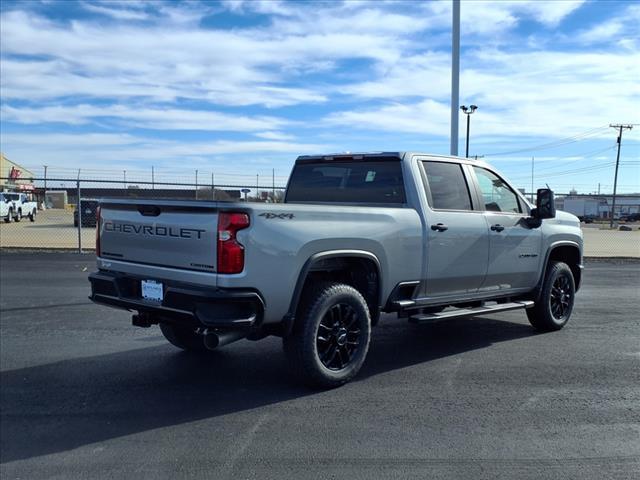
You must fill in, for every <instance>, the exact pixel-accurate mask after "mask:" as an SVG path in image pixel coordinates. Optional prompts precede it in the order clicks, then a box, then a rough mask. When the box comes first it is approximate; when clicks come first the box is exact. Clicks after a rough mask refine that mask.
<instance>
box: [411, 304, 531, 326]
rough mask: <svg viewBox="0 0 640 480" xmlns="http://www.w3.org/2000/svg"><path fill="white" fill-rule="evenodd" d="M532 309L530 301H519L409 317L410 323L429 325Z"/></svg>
mask: <svg viewBox="0 0 640 480" xmlns="http://www.w3.org/2000/svg"><path fill="white" fill-rule="evenodd" d="M531 307H533V301H532V300H521V301H518V302H509V303H496V304H493V305H483V306H481V307H475V308H454V309H452V310H445V311H444V312H440V313H417V314H415V315H411V316H410V317H409V321H410V322H411V323H429V322H433V321H438V320H448V319H451V318H463V317H474V316H477V315H489V314H492V313H498V312H506V311H509V310H518V309H520V308H531Z"/></svg>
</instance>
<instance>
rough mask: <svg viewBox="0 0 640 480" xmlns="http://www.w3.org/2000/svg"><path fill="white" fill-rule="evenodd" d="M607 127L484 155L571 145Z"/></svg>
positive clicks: (509, 153) (494, 155) (493, 155)
mask: <svg viewBox="0 0 640 480" xmlns="http://www.w3.org/2000/svg"><path fill="white" fill-rule="evenodd" d="M607 128H608V127H607V126H606V125H604V126H601V127H596V128H592V129H590V130H587V131H585V132H582V133H578V134H576V135H572V136H571V137H566V138H561V139H559V140H555V141H553V142H548V143H543V144H540V145H534V146H532V147H527V148H521V149H519V150H511V151H506V152H494V153H485V154H484V155H485V156H487V157H489V156H491V157H496V156H500V155H512V154H514V153H523V152H532V151H538V150H546V149H550V148H556V147H562V146H564V145H569V144H571V143H576V142H579V141H581V140H584V139H586V138H589V137H593V136H596V135H599V134H600V133H602V132H604V131H605V130H607Z"/></svg>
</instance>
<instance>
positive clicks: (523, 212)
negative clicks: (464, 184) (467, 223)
mask: <svg viewBox="0 0 640 480" xmlns="http://www.w3.org/2000/svg"><path fill="white" fill-rule="evenodd" d="M468 167H469V175H472V176H473V177H472V178H473V183H474V187H475V191H476V196H477V202H478V204H479V205H480V207H481V208H482V211H483V212H489V213H492V214H496V215H511V216H518V217H522V216H523V215H524V216H529V215H530V214H531V209H530V208H529V206H528V205H527V203H526V202H525V201H524V200H523V199H522V198H520V192H519V191H518V189H517V188H513V186H512V185H511V184H510V183H509V182H507V181H506V180H505V179H504V178H503V177H502V175H500V174H499V173H498V172H496V171H495V170H493V169H491V168H488V167H486V166H484V165H468ZM474 167H475V168H481V169H482V170H486V171H488V172H491V173H492V174H494V175H495V176H496V177H498V178H499V179H500V180H501V181H502V183H504V184H505V185H506V186H507V187H509V190H511V192H512V193H513V194H514V195H515V196H516V201H517V202H518V207H519V208H520V212H518V213H516V212H495V211H493V210H487V208H486V206H485V204H484V198H483V197H482V189H481V188H480V181H479V180H478V176H477V175H476V171H475V169H474Z"/></svg>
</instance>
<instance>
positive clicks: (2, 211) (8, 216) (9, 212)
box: [0, 193, 14, 223]
mask: <svg viewBox="0 0 640 480" xmlns="http://www.w3.org/2000/svg"><path fill="white" fill-rule="evenodd" d="M13 211H14V207H13V201H12V200H11V199H10V198H9V197H8V196H7V195H5V194H4V193H0V217H2V219H3V220H4V221H5V223H9V222H10V221H11V220H13Z"/></svg>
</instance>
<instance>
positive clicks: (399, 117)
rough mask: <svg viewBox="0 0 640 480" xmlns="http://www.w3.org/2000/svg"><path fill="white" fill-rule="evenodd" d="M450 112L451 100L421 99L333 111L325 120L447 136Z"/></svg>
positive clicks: (338, 123)
mask: <svg viewBox="0 0 640 480" xmlns="http://www.w3.org/2000/svg"><path fill="white" fill-rule="evenodd" d="M448 114H449V106H448V104H444V103H438V102H435V101H433V100H424V101H422V102H419V103H411V104H407V103H405V104H401V103H394V104H392V105H386V106H383V107H379V108H371V109H362V110H355V111H343V112H338V113H333V114H330V115H328V116H327V117H326V118H325V119H324V122H323V123H325V124H326V125H331V126H340V127H345V128H350V129H352V130H356V131H357V130H362V129H374V130H384V131H389V132H409V133H420V134H430V135H438V136H445V135H446V134H447V132H448V130H449V124H448V122H447V121H446V119H447V118H448Z"/></svg>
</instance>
